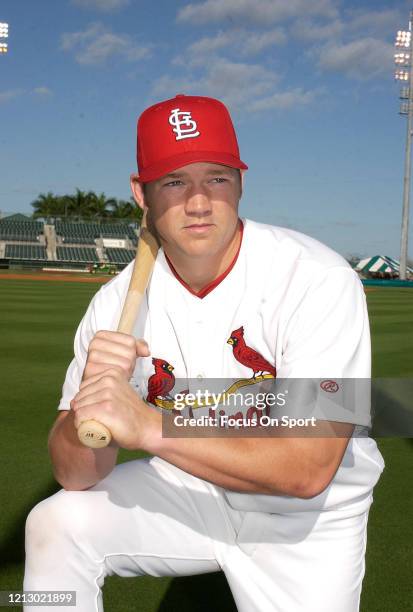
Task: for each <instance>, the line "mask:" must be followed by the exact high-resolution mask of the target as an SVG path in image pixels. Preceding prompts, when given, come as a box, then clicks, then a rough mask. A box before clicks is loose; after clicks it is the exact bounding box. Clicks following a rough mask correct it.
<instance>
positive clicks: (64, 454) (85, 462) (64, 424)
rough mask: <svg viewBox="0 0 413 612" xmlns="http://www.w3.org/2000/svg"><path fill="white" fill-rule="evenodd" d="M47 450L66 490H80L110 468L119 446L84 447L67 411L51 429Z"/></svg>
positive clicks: (69, 412)
mask: <svg viewBox="0 0 413 612" xmlns="http://www.w3.org/2000/svg"><path fill="white" fill-rule="evenodd" d="M49 453H50V457H51V460H52V464H53V472H54V475H55V478H56V480H57V481H58V482H59V483H60V484H61V485H62V487H63V488H65V489H67V490H74V491H79V490H83V489H88V488H89V487H91V486H93V485H95V484H96V483H97V482H99V481H100V480H102V478H104V477H105V476H107V475H108V474H109V473H110V472H111V471H112V469H113V468H114V466H115V464H116V459H117V454H118V448H117V447H115V446H108V447H107V448H102V449H98V450H92V449H90V448H86V447H85V446H83V445H82V444H81V443H80V442H79V439H78V437H77V433H76V429H75V427H74V424H73V413H72V411H71V410H70V411H68V412H66V411H65V416H63V415H62V416H61V417H59V418H58V420H57V421H56V423H55V424H54V426H53V428H52V430H51V432H50V435H49Z"/></svg>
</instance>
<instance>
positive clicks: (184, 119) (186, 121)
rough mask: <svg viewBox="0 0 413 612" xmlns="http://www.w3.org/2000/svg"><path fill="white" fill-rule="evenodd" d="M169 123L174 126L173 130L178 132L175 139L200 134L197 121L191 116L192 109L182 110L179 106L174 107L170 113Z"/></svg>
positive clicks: (194, 136)
mask: <svg viewBox="0 0 413 612" xmlns="http://www.w3.org/2000/svg"><path fill="white" fill-rule="evenodd" d="M169 124H170V125H172V126H173V130H172V131H173V132H174V133H175V134H176V136H175V140H183V139H184V138H196V137H197V136H200V134H201V132H199V131H198V126H197V124H196V121H194V120H193V119H192V117H191V113H190V111H181V110H180V109H179V108H174V109H173V110H172V111H171V114H170V115H169Z"/></svg>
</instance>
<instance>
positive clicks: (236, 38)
mask: <svg viewBox="0 0 413 612" xmlns="http://www.w3.org/2000/svg"><path fill="white" fill-rule="evenodd" d="M285 41H286V35H285V34H284V32H283V31H282V30H281V29H279V28H276V29H273V30H268V31H266V32H257V31H247V30H244V29H236V30H231V31H229V32H222V31H220V32H218V33H217V34H216V35H215V36H205V37H204V38H201V39H199V40H197V41H196V42H194V43H192V45H189V47H188V48H187V49H186V51H185V52H184V53H183V54H181V55H179V56H177V57H175V58H174V60H173V63H174V64H175V65H178V66H179V65H189V66H204V65H207V64H208V63H211V62H212V61H214V62H215V61H217V60H218V61H221V60H220V58H219V57H218V56H217V55H216V52H217V51H221V50H223V49H226V51H227V54H228V55H230V56H233V57H236V58H239V57H250V56H254V55H258V54H259V53H261V52H262V51H263V50H264V49H266V48H268V47H271V46H275V45H281V44H284V43H285Z"/></svg>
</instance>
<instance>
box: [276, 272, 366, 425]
mask: <svg viewBox="0 0 413 612" xmlns="http://www.w3.org/2000/svg"><path fill="white" fill-rule="evenodd" d="M284 337H285V339H286V340H285V342H284V346H283V353H282V357H281V363H280V367H279V368H277V379H282V380H284V379H289V385H288V386H289V404H290V407H291V410H292V411H294V412H295V413H297V412H298V414H297V416H301V417H307V416H315V417H316V418H319V419H323V420H332V421H340V422H346V423H347V422H348V423H354V424H357V425H362V426H367V427H369V426H370V425H371V419H370V376H371V344H370V329H369V319H368V312H367V305H366V298H365V294H364V290H363V286H362V284H361V282H360V280H359V278H358V276H357V274H356V273H355V272H354V271H353V270H352V269H351V268H346V267H344V266H343V267H332V268H328V269H326V270H324V271H323V272H321V273H318V274H317V275H316V277H315V278H314V279H313V281H312V282H311V283H310V285H309V286H308V288H307V290H306V291H305V293H304V294H303V296H302V298H301V300H300V302H299V303H298V304H297V305H296V308H295V310H294V312H293V314H292V316H291V317H290V319H289V321H288V323H287V329H286V330H285V334H284ZM300 413H301V414H300Z"/></svg>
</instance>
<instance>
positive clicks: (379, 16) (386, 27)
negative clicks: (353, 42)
mask: <svg viewBox="0 0 413 612" xmlns="http://www.w3.org/2000/svg"><path fill="white" fill-rule="evenodd" d="M346 15H347V17H348V27H349V29H350V30H354V31H360V30H362V31H363V33H364V34H365V35H378V34H387V35H389V34H392V33H394V34H395V33H396V30H397V29H399V28H400V26H401V24H403V23H404V19H403V14H402V13H401V12H400V11H399V10H396V9H386V10H383V11H378V10H372V11H364V10H359V9H358V10H357V9H356V10H350V11H348V12H347V13H346Z"/></svg>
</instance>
